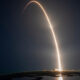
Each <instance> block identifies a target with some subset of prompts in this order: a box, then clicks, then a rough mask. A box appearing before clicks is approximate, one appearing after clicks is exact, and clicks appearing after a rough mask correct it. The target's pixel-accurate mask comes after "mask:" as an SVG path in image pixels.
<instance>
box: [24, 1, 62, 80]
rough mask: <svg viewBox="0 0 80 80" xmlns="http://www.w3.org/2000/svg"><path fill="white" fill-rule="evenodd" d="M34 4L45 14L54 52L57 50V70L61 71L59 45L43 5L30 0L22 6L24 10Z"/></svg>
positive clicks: (60, 79)
mask: <svg viewBox="0 0 80 80" xmlns="http://www.w3.org/2000/svg"><path fill="white" fill-rule="evenodd" d="M32 3H34V4H36V5H38V6H39V7H40V9H41V10H42V12H43V13H44V15H45V18H46V20H47V22H48V24H49V28H50V31H51V34H52V38H53V42H54V43H55V48H56V52H57V59H58V60H57V61H58V70H59V71H62V64H61V57H60V51H59V46H58V42H57V38H56V34H55V32H54V29H53V26H52V24H51V21H50V19H49V17H48V14H47V12H46V11H45V9H44V7H43V6H42V5H41V4H40V2H38V1H36V0H30V1H29V2H28V3H27V4H26V5H25V7H24V11H25V9H26V8H27V7H28V6H29V5H30V4H32ZM58 80H63V77H59V78H58Z"/></svg>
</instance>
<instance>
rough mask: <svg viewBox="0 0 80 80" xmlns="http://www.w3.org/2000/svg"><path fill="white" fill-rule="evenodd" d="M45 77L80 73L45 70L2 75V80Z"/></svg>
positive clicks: (77, 73) (77, 72) (75, 71)
mask: <svg viewBox="0 0 80 80" xmlns="http://www.w3.org/2000/svg"><path fill="white" fill-rule="evenodd" d="M43 76H51V77H60V76H64V77H65V76H66V77H70V76H80V71H78V70H63V71H57V70H50V71H48V70H45V71H30V72H20V73H11V74H6V75H0V80H11V79H13V78H22V77H32V78H36V79H35V80H41V79H42V77H43Z"/></svg>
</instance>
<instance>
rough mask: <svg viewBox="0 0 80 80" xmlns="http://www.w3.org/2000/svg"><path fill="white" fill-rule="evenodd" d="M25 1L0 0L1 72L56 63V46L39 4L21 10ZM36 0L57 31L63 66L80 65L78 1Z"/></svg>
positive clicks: (44, 67) (72, 67) (41, 67)
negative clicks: (40, 4)
mask: <svg viewBox="0 0 80 80" xmlns="http://www.w3.org/2000/svg"><path fill="white" fill-rule="evenodd" d="M28 1H29V0H0V6H1V7H0V8H1V9H0V19H1V20H0V34H1V35H0V36H1V37H0V38H1V39H0V45H1V46H0V74H4V73H12V72H22V71H30V70H46V69H49V70H51V69H54V68H55V67H56V66H57V56H56V51H55V46H54V43H53V40H52V36H51V33H50V29H49V28H48V23H47V21H46V19H45V17H44V15H43V13H42V11H41V10H40V8H39V7H37V6H36V5H33V4H32V5H31V6H29V7H28V8H27V9H26V11H25V13H24V14H22V11H23V8H24V6H25V4H26V3H27V2H28ZM39 1H40V2H41V3H42V5H43V6H44V8H45V9H46V11H47V13H48V15H49V17H50V20H51V23H52V25H53V27H54V30H55V32H56V35H57V39H58V43H59V47H60V53H61V59H62V64H63V68H64V69H80V1H79V0H39ZM68 80H69V79H68ZM70 80H73V79H70ZM74 80H76V79H74Z"/></svg>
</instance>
